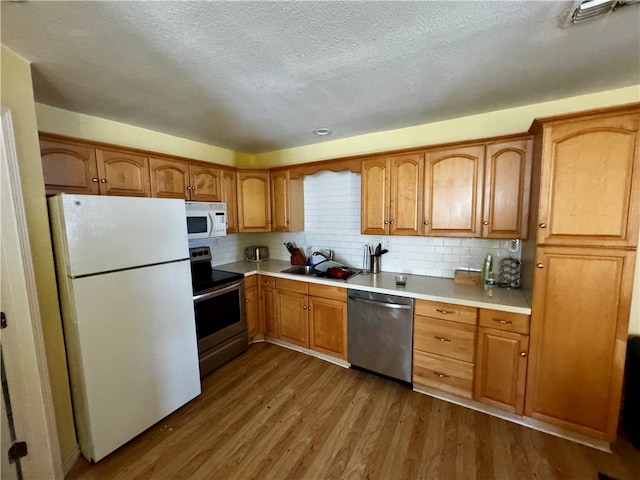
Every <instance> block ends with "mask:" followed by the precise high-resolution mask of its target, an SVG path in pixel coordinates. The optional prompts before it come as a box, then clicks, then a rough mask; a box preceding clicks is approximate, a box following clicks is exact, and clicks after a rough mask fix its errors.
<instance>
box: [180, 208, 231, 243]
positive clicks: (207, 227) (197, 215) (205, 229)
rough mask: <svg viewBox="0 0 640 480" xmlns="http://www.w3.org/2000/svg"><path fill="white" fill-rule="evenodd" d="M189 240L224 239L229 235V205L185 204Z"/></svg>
mask: <svg viewBox="0 0 640 480" xmlns="http://www.w3.org/2000/svg"><path fill="white" fill-rule="evenodd" d="M185 207H186V211H187V233H188V236H189V240H194V239H196V238H209V237H224V236H225V235H226V234H227V204H226V203H220V202H185Z"/></svg>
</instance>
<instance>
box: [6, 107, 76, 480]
mask: <svg viewBox="0 0 640 480" xmlns="http://www.w3.org/2000/svg"><path fill="white" fill-rule="evenodd" d="M0 115H1V127H2V132H1V135H0V154H1V162H0V232H2V234H1V235H0V259H1V261H0V263H1V272H2V273H1V277H0V294H1V296H0V308H1V309H2V311H3V312H5V313H6V314H7V324H8V325H7V328H5V329H3V330H2V336H1V337H0V341H1V342H2V351H3V357H4V364H5V370H6V373H7V384H8V385H9V397H10V400H11V408H12V413H13V421H14V426H15V431H16V438H17V440H19V441H26V442H27V450H28V454H27V456H26V457H23V458H22V459H21V460H20V465H21V469H22V474H23V477H24V478H25V479H30V478H49V479H62V478H63V477H64V475H63V471H62V460H61V455H60V446H59V443H58V436H57V428H56V421H55V412H54V410H53V400H52V396H51V385H50V383H49V374H48V370H47V362H46V357H45V353H44V352H45V348H44V340H43V336H42V323H41V317H40V309H39V304H38V297H37V292H36V285H35V276H34V271H33V263H32V257H31V246H30V243H29V237H28V235H27V225H26V218H25V211H24V204H23V198H22V187H21V183H20V175H19V170H18V156H17V152H16V147H15V139H14V134H13V122H12V120H11V112H10V111H9V110H8V109H7V108H5V107H4V106H2V107H0ZM0 458H1V459H0V461H6V452H0Z"/></svg>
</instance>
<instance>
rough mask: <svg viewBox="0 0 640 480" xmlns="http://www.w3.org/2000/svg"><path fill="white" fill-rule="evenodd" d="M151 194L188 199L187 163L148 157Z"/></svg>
mask: <svg viewBox="0 0 640 480" xmlns="http://www.w3.org/2000/svg"><path fill="white" fill-rule="evenodd" d="M149 169H150V172H151V196H152V197H159V198H182V199H184V200H189V198H190V196H189V193H190V186H189V165H188V164H187V163H185V162H179V161H177V160H168V159H161V158H150V159H149Z"/></svg>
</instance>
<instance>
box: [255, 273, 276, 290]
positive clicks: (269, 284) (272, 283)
mask: <svg viewBox="0 0 640 480" xmlns="http://www.w3.org/2000/svg"><path fill="white" fill-rule="evenodd" d="M258 284H259V285H260V288H276V279H275V278H274V277H267V276H266V275H260V277H259V279H258Z"/></svg>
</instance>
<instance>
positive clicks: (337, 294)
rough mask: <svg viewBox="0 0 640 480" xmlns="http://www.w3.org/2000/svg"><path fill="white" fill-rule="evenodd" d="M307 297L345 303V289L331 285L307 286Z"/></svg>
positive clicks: (312, 284) (311, 284) (315, 284)
mask: <svg viewBox="0 0 640 480" xmlns="http://www.w3.org/2000/svg"><path fill="white" fill-rule="evenodd" d="M309 295H313V296H314V297H322V298H331V299H333V300H340V301H341V302H346V301H347V289H346V288H342V287H336V286H333V285H318V284H317V283H310V284H309Z"/></svg>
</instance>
